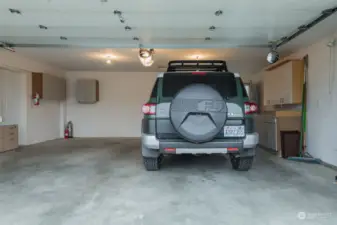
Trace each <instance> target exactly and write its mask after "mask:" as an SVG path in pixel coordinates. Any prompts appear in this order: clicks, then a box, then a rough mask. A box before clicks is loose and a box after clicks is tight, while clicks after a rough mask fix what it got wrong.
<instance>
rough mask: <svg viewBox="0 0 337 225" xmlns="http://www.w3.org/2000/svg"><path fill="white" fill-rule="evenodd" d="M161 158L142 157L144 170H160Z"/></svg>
mask: <svg viewBox="0 0 337 225" xmlns="http://www.w3.org/2000/svg"><path fill="white" fill-rule="evenodd" d="M161 161H162V156H159V157H143V162H144V166H145V169H146V170H147V171H156V170H159V169H160V165H161Z"/></svg>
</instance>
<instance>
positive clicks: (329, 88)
mask: <svg viewBox="0 0 337 225" xmlns="http://www.w3.org/2000/svg"><path fill="white" fill-rule="evenodd" d="M330 39H331V38H327V39H324V40H322V41H321V42H319V43H317V44H315V45H313V46H310V47H309V48H307V49H303V50H301V51H299V52H297V53H295V54H294V56H297V57H303V56H304V55H306V54H308V56H309V70H308V85H307V88H308V100H307V105H308V106H307V145H308V152H309V153H311V154H312V155H313V156H314V157H317V158H320V159H322V160H323V161H325V162H327V163H329V164H332V165H336V166H337V144H336V128H337V117H336V115H337V82H336V79H335V77H336V76H337V74H336V71H337V70H336V68H337V58H336V57H330V48H328V47H327V46H326V44H327V43H328V42H329V40H330ZM336 49H337V48H336V46H335V47H334V48H332V49H331V56H333V55H336V54H337V50H336Z"/></svg>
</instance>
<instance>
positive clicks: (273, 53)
mask: <svg viewBox="0 0 337 225" xmlns="http://www.w3.org/2000/svg"><path fill="white" fill-rule="evenodd" d="M279 58H280V55H279V53H278V52H277V50H276V43H273V44H272V45H271V46H270V52H269V53H268V55H267V61H268V63H270V64H273V63H276V62H277V61H278V60H279Z"/></svg>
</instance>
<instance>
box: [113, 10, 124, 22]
mask: <svg viewBox="0 0 337 225" xmlns="http://www.w3.org/2000/svg"><path fill="white" fill-rule="evenodd" d="M114 14H115V15H116V16H118V18H119V21H120V22H121V23H125V19H124V17H123V13H122V12H121V11H119V10H115V11H114Z"/></svg>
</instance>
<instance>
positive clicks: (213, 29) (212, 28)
mask: <svg viewBox="0 0 337 225" xmlns="http://www.w3.org/2000/svg"><path fill="white" fill-rule="evenodd" d="M208 29H209V30H210V31H215V29H216V27H215V26H210V27H209V28H208Z"/></svg>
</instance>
